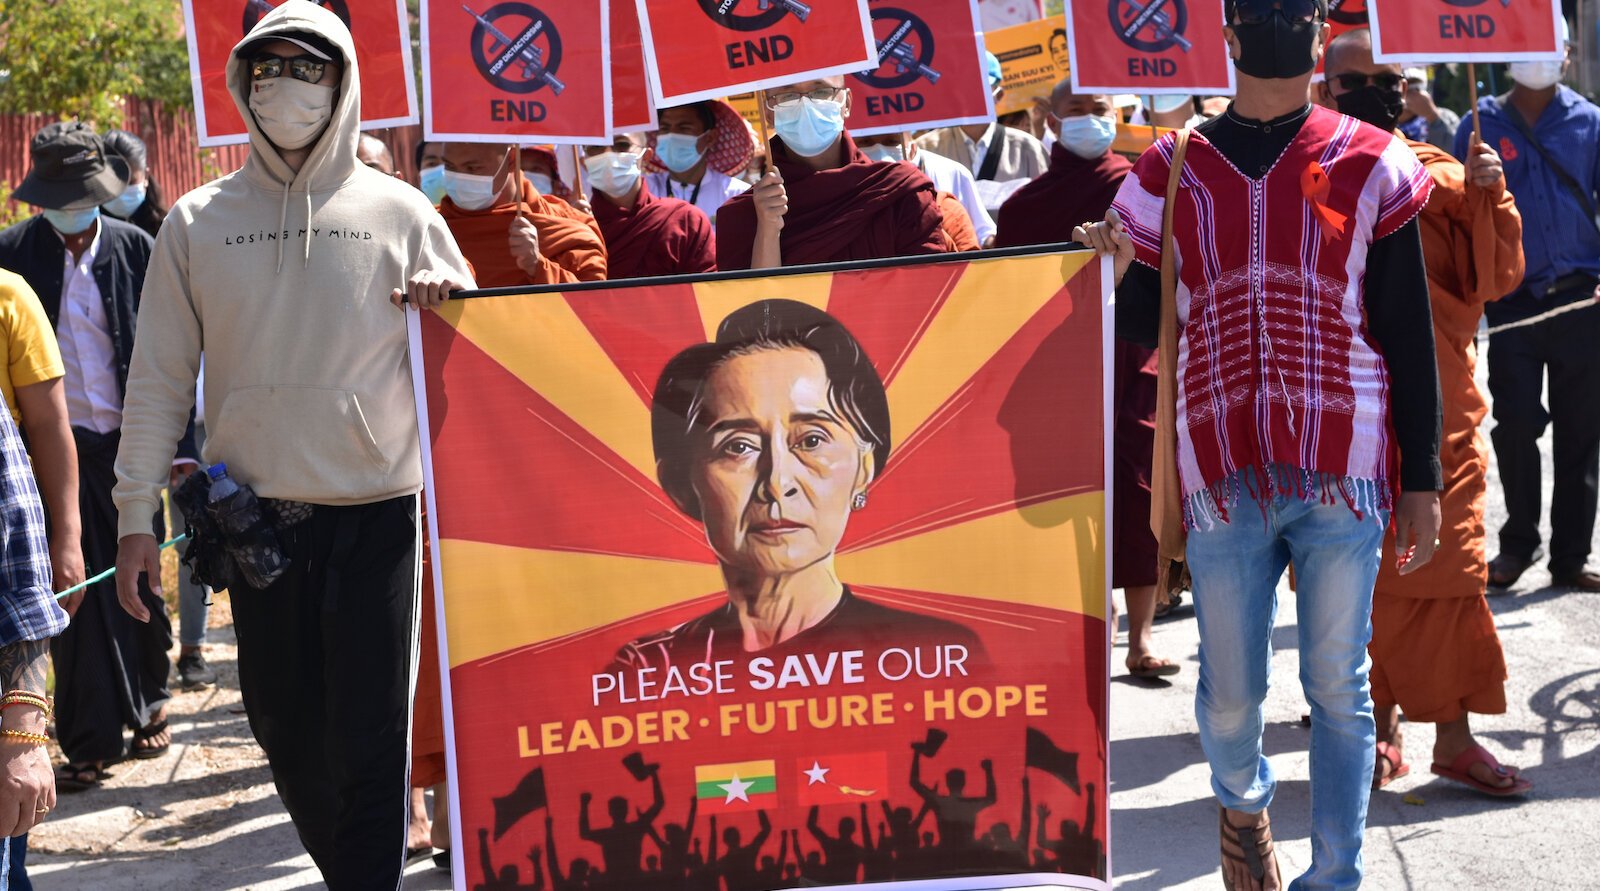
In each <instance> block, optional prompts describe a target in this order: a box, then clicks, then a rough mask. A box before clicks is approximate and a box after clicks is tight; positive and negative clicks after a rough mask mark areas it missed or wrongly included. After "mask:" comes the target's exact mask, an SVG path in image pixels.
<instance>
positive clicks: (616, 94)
mask: <svg viewBox="0 0 1600 891" xmlns="http://www.w3.org/2000/svg"><path fill="white" fill-rule="evenodd" d="M655 128H656V107H655V103H653V102H651V101H650V81H649V78H648V76H647V75H646V74H645V68H644V34H643V32H641V31H640V30H639V8H638V7H636V6H634V5H633V4H632V3H631V2H629V0H612V3H611V132H612V133H632V132H634V131H636V130H654V129H655Z"/></svg>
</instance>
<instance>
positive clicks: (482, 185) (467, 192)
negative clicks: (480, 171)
mask: <svg viewBox="0 0 1600 891" xmlns="http://www.w3.org/2000/svg"><path fill="white" fill-rule="evenodd" d="M444 193H445V194H446V195H449V196H450V200H451V201H452V202H453V203H454V204H455V206H456V207H459V208H461V209H462V210H483V209H484V208H486V207H490V206H492V205H493V204H494V201H495V199H496V198H498V197H500V190H499V189H496V188H495V187H494V177H492V176H478V175H476V174H472V173H457V172H456V171H454V170H446V171H445V172H444Z"/></svg>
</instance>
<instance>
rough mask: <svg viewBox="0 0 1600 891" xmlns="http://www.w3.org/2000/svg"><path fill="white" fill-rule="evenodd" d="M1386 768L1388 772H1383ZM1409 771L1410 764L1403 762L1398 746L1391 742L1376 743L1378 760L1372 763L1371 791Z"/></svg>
mask: <svg viewBox="0 0 1600 891" xmlns="http://www.w3.org/2000/svg"><path fill="white" fill-rule="evenodd" d="M1386 767H1387V768H1388V773H1387V774H1386V773H1385V772H1384V769H1385V768H1386ZM1409 773H1411V765H1409V764H1407V763H1405V761H1404V760H1403V758H1402V757H1401V754H1400V748H1399V747H1398V746H1396V745H1394V744H1393V743H1386V742H1381V743H1378V762H1377V763H1376V764H1375V765H1373V771H1372V791H1374V792H1376V791H1378V790H1379V789H1382V788H1383V787H1384V786H1387V785H1389V784H1390V783H1392V782H1394V781H1395V780H1398V779H1400V778H1401V777H1403V776H1406V775H1407V774H1409Z"/></svg>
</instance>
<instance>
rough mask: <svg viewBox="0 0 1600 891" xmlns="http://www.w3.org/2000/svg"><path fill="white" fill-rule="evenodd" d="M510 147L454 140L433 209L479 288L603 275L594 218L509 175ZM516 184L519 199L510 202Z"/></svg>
mask: <svg viewBox="0 0 1600 891" xmlns="http://www.w3.org/2000/svg"><path fill="white" fill-rule="evenodd" d="M513 156H514V150H513V149H512V148H511V147H510V146H502V145H487V144H479V143H468V142H452V143H450V144H448V145H446V146H445V150H444V187H445V198H444V200H443V201H441V202H440V203H439V213H440V215H442V216H443V217H444V220H445V223H446V224H448V225H449V227H450V233H451V234H452V235H454V236H455V237H456V243H457V244H459V245H460V246H461V253H462V254H464V255H466V258H467V262H469V263H471V264H472V272H473V276H474V278H475V279H476V281H477V283H478V286H479V287H482V288H505V287H516V286H519V285H554V284H569V283H572V282H587V281H601V280H604V279H605V277H606V248H605V240H604V239H603V238H602V237H601V235H600V226H599V224H598V223H596V222H595V220H594V218H593V217H591V216H589V215H587V214H585V213H583V212H581V211H579V210H577V209H575V208H574V207H572V206H571V205H569V204H567V203H566V202H565V201H562V200H561V199H560V198H556V197H554V196H551V195H542V194H540V193H539V191H538V190H537V189H535V188H534V187H533V184H532V183H531V182H529V180H528V179H527V178H526V177H519V176H516V175H514V173H513V170H514V167H513V160H512V159H513ZM519 183H520V184H521V187H522V195H521V201H514V200H512V199H513V196H514V195H516V193H517V186H518V184H519Z"/></svg>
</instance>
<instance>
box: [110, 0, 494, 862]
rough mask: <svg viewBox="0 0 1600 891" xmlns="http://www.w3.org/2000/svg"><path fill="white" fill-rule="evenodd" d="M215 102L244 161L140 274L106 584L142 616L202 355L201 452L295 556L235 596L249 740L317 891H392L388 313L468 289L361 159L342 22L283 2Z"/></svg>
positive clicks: (234, 63)
mask: <svg viewBox="0 0 1600 891" xmlns="http://www.w3.org/2000/svg"><path fill="white" fill-rule="evenodd" d="M228 87H229V90H230V91H231V92H232V93H233V95H234V99H235V101H236V102H237V103H238V105H239V109H240V112H241V113H242V114H243V116H244V119H245V122H246V124H247V125H248V127H249V130H250V141H251V151H250V156H249V159H248V160H247V161H246V162H245V165H244V167H243V169H241V170H239V171H236V172H234V173H232V174H229V175H228V176H225V177H223V178H221V179H219V180H216V181H215V182H212V183H209V184H207V185H204V186H201V187H200V188H198V189H196V190H195V191H193V192H191V193H189V194H188V195H185V196H184V197H183V198H182V199H180V200H179V201H178V203H177V204H176V205H175V206H174V207H173V208H172V212H171V214H170V215H169V216H168V217H167V221H166V224H165V225H164V226H163V227H162V230H161V235H160V238H159V240H158V241H157V243H156V248H155V255H154V257H153V258H152V259H151V263H150V271H149V273H148V276H147V279H146V283H145V289H144V295H143V301H142V306H141V309H140V319H139V320H140V328H139V334H138V338H137V342H136V343H135V346H134V356H133V365H132V370H131V373H130V376H129V381H128V395H127V405H126V411H125V422H124V425H123V435H122V444H121V449H120V450H119V452H118V455H117V465H116V467H117V486H116V489H115V500H116V503H117V507H118V510H119V512H120V529H119V534H120V536H121V541H120V547H119V552H118V558H117V569H118V574H117V585H118V589H119V593H120V594H122V598H121V599H122V602H123V606H124V607H125V608H126V609H127V610H128V612H129V613H130V614H132V615H133V616H134V618H136V619H140V620H144V619H147V618H148V617H149V613H148V611H147V610H146V608H145V607H144V605H143V604H142V603H140V602H139V600H138V599H137V597H136V596H135V595H134V591H135V588H134V584H135V582H136V580H137V579H138V577H139V575H140V573H141V572H143V573H145V574H147V575H148V576H149V578H150V579H151V581H152V583H154V582H155V580H157V579H159V577H160V569H159V562H158V556H157V550H156V542H155V539H154V538H153V537H151V536H150V534H149V531H150V525H149V523H150V520H149V518H150V515H151V513H152V512H153V511H154V510H155V508H156V506H157V505H158V503H159V501H158V499H159V495H160V490H161V488H162V487H163V486H164V485H165V484H166V478H167V473H168V466H169V465H170V463H171V461H172V450H173V445H172V444H173V443H174V442H176V441H177V439H178V436H179V434H181V432H182V430H183V427H184V423H185V421H186V420H187V418H188V413H189V410H190V408H191V407H192V406H193V404H194V381H195V374H196V372H197V371H198V370H199V365H200V354H201V350H202V347H203V348H204V351H205V354H206V376H205V401H206V404H207V405H208V406H210V407H212V408H210V410H209V411H208V413H207V415H208V416H207V422H208V423H207V430H208V433H209V436H208V438H207V441H206V445H205V454H204V457H205V459H206V461H207V462H208V463H216V462H226V464H227V466H228V474H229V476H230V477H231V478H233V479H234V480H236V481H237V482H238V483H240V484H241V485H244V484H248V485H249V486H250V487H251V488H253V489H254V490H255V492H256V494H257V495H258V496H259V497H260V498H261V499H262V500H263V501H264V502H265V503H266V504H267V506H268V507H269V509H270V512H271V513H272V514H274V515H275V516H276V517H277V520H278V524H277V525H278V526H279V535H280V538H281V539H282V541H283V545H284V553H285V556H286V557H287V558H288V564H289V566H288V569H287V570H286V571H285V572H284V573H283V575H282V576H281V577H280V578H278V579H277V580H276V581H274V582H273V583H272V584H270V585H268V586H267V587H266V588H265V589H264V590H261V589H255V588H252V587H251V586H250V585H249V584H243V583H240V584H234V585H232V586H231V594H232V604H233V616H234V627H235V630H236V631H237V633H238V637H239V683H240V689H241V691H242V692H243V694H244V703H245V708H246V710H247V712H248V714H249V717H250V727H251V730H252V731H253V732H254V733H255V736H256V740H257V741H258V742H260V743H261V747H262V748H263V749H264V750H265V751H266V753H267V758H268V760H269V762H270V763H271V766H272V773H273V779H274V781H275V782H276V784H277V788H278V794H279V795H280V796H281V797H282V799H283V803H284V805H285V807H287V808H288V810H289V814H290V816H291V817H292V818H293V819H294V823H295V828H296V829H297V830H298V831H299V833H300V838H301V841H302V842H303V843H304V844H305V846H306V849H307V850H308V851H309V852H310V853H311V856H312V858H313V859H314V860H315V861H316V863H317V866H318V868H319V869H321V871H322V874H323V876H324V877H325V879H326V880H327V883H328V886H329V887H330V888H334V889H342V888H361V889H374V888H397V887H399V884H400V876H401V872H402V867H403V865H404V860H405V848H406V824H407V799H408V790H407V788H406V786H407V777H406V771H407V765H408V757H407V743H408V729H409V722H410V702H411V698H410V689H411V683H412V677H413V671H414V666H415V661H416V649H415V648H416V603H417V597H418V585H417V580H418V579H417V570H418V556H419V551H420V549H419V547H418V525H417V513H418V512H417V492H418V491H419V489H420V487H421V484H422V467H421V460H420V457H419V455H420V446H419V440H418V431H417V418H416V411H415V406H414V403H413V401H412V388H411V375H410V371H409V362H408V358H407V343H406V322H405V312H407V311H411V310H405V309H403V308H401V307H400V306H399V303H400V300H401V298H402V296H409V298H410V300H411V302H412V304H413V305H415V306H420V307H423V308H432V307H434V306H437V305H438V304H439V302H440V301H441V300H442V299H443V297H444V296H446V295H447V294H448V292H449V291H451V290H456V289H460V288H465V287H471V286H472V279H471V277H470V275H469V274H468V273H467V272H466V269H467V264H466V262H465V260H463V259H462V256H461V252H460V250H459V249H458V248H457V247H456V243H455V241H454V239H452V238H451V236H450V232H449V230H448V229H447V228H446V227H445V224H444V221H443V220H442V219H440V217H439V214H438V213H437V212H436V211H435V210H434V209H433V207H432V206H430V205H429V204H428V201H427V199H426V198H425V197H423V195H422V193H421V192H418V191H416V190H415V189H413V188H411V187H410V186H407V185H406V184H405V183H403V182H401V181H400V180H397V179H394V178H392V177H387V176H384V175H383V174H381V173H379V172H377V171H375V170H371V169H370V168H367V167H365V166H363V165H361V164H360V163H358V162H357V160H356V143H357V138H358V132H357V126H358V121H359V118H360V108H359V105H360V92H359V80H358V77H357V71H356V64H355V53H354V44H353V42H352V41H351V38H350V32H349V31H348V30H347V29H346V28H345V27H344V25H343V24H342V23H341V22H340V21H339V19H338V18H337V17H336V16H334V15H333V14H332V13H330V12H327V11H326V10H324V9H322V8H320V7H318V6H315V5H314V4H311V3H307V2H301V0H290V2H287V3H285V4H284V5H282V6H280V7H278V8H277V9H275V10H274V11H272V12H271V13H269V14H268V15H267V16H265V17H264V18H262V20H261V22H260V24H258V25H257V26H256V27H255V28H254V29H253V30H252V31H251V32H250V33H249V34H248V35H246V37H245V39H244V40H243V41H241V43H240V44H239V45H238V46H237V47H235V48H234V50H233V54H232V56H231V58H230V60H229V64H228ZM294 516H300V517H301V520H300V521H299V522H293V521H292V520H290V519H288V518H290V517H294ZM291 523H292V525H291Z"/></svg>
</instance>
